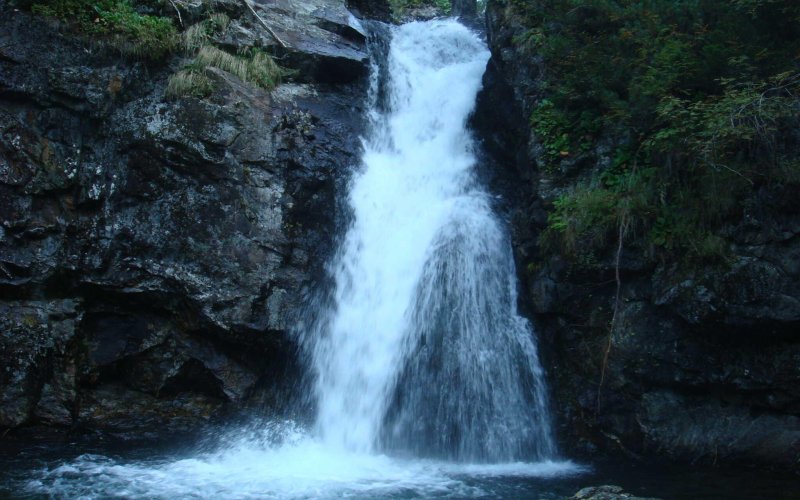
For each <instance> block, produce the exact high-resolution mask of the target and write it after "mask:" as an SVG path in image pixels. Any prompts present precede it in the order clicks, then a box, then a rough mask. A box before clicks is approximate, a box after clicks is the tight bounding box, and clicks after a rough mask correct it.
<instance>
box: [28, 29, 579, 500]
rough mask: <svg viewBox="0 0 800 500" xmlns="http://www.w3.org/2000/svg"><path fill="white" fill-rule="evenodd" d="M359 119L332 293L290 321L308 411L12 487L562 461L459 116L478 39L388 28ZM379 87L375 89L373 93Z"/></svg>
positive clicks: (419, 490)
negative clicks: (380, 66)
mask: <svg viewBox="0 0 800 500" xmlns="http://www.w3.org/2000/svg"><path fill="white" fill-rule="evenodd" d="M392 30H393V32H392V39H391V44H390V49H389V51H388V56H387V57H388V59H387V61H386V66H385V68H386V69H387V71H385V72H383V73H385V74H387V75H389V80H388V81H383V82H381V81H379V80H378V75H379V74H380V73H381V72H377V71H376V72H375V75H374V79H373V89H372V92H371V96H370V99H371V102H372V108H373V109H372V110H371V114H370V119H371V121H372V127H371V128H372V130H371V133H370V135H369V136H368V137H366V138H365V141H364V142H365V147H364V149H365V152H364V157H363V162H362V163H363V164H362V165H361V167H360V168H359V169H358V170H357V171H356V173H355V174H354V176H353V179H352V181H351V184H350V190H349V195H348V200H347V201H348V204H349V205H350V207H351V209H352V214H353V217H352V224H351V225H350V227H349V228H348V230H347V233H346V235H345V237H344V239H343V243H342V247H341V249H340V251H339V252H338V253H337V255H336V257H335V258H334V260H333V262H332V263H331V269H332V273H333V275H334V277H335V290H334V300H333V301H332V302H333V304H334V305H333V306H332V307H331V309H330V310H329V311H322V312H320V313H319V314H318V316H319V317H320V318H321V319H320V320H319V321H318V322H317V323H316V324H315V325H314V326H313V327H310V328H308V329H307V330H305V331H303V332H301V334H300V337H301V344H302V345H303V346H304V347H305V349H306V353H307V355H308V357H309V360H310V363H309V364H310V366H311V367H312V369H313V373H312V375H313V378H314V397H315V400H316V401H315V402H316V404H315V407H316V408H317V418H316V423H315V424H314V426H313V427H312V428H309V429H305V428H302V427H299V426H298V425H296V424H294V423H292V422H260V423H258V424H257V425H255V426H253V427H251V428H248V429H237V430H232V431H230V432H228V433H226V434H225V435H223V436H222V437H221V438H220V439H218V442H217V444H216V445H215V447H214V448H213V449H207V450H205V451H202V452H200V451H196V452H193V453H191V454H188V455H186V454H184V455H182V456H152V457H145V458H119V457H111V456H106V455H104V454H83V455H80V456H79V457H77V458H75V459H72V460H69V461H67V462H60V463H58V464H57V465H48V466H47V467H44V468H43V469H40V470H37V471H35V472H34V473H33V474H32V478H31V477H28V478H27V479H26V480H25V481H24V484H23V485H22V486H21V489H23V490H24V491H26V492H28V493H34V494H51V495H57V496H69V497H73V496H148V497H157V498H176V497H185V496H198V497H223V498H242V497H259V498H264V497H273V498H325V497H341V496H355V497H359V496H362V497H375V496H389V497H411V496H419V495H422V496H451V497H465V496H487V495H488V496H495V495H498V494H499V493H498V491H497V490H496V484H495V485H494V486H492V485H493V484H494V483H493V481H494V480H495V479H496V478H521V477H523V478H531V477H536V478H546V477H553V476H559V475H564V474H569V473H575V472H577V471H579V470H580V468H579V467H577V466H576V465H574V464H572V463H571V462H567V461H559V460H558V458H557V453H556V449H555V445H554V443H553V439H552V436H551V429H550V422H549V417H548V409H547V399H546V397H545V388H544V377H543V373H542V369H541V367H540V365H539V361H538V358H537V352H536V345H535V337H534V334H533V332H532V330H531V326H530V325H529V323H528V322H527V321H526V320H525V319H524V318H522V317H521V316H519V314H518V313H517V311H516V301H517V297H516V289H515V287H516V284H515V278H514V276H515V271H514V264H513V259H512V257H511V251H510V244H509V241H508V237H507V235H506V233H505V230H504V227H503V225H502V224H501V223H500V222H499V221H498V219H497V217H496V216H495V215H494V214H493V213H492V206H491V205H492V204H491V199H490V197H489V196H488V195H487V193H486V192H485V191H484V190H483V189H482V187H481V186H480V184H479V183H478V182H477V181H476V178H475V174H474V167H475V155H474V153H473V148H474V144H473V141H472V139H471V137H470V134H469V131H468V129H467V127H466V123H467V119H468V116H469V114H470V112H471V111H472V109H473V106H474V102H475V97H476V94H477V92H478V90H479V88H480V85H481V77H482V74H483V71H484V69H485V66H486V62H487V60H488V58H489V53H488V51H487V49H486V47H485V45H484V44H483V43H482V42H481V40H480V39H479V38H478V37H477V36H476V35H474V34H473V33H471V32H470V31H469V30H468V29H467V28H465V27H463V26H462V25H460V24H458V23H457V22H455V21H452V20H438V21H430V22H425V23H421V22H420V23H410V24H406V25H403V26H400V27H395V28H393V29H392ZM379 89H381V90H382V92H378V90H379Z"/></svg>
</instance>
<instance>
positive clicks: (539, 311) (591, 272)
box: [475, 0, 800, 471]
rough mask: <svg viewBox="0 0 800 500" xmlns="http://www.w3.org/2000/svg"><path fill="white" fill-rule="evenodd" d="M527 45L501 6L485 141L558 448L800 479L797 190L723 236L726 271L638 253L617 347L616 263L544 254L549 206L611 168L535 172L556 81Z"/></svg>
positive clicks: (746, 213)
mask: <svg viewBox="0 0 800 500" xmlns="http://www.w3.org/2000/svg"><path fill="white" fill-rule="evenodd" d="M523 30H524V27H523V26H522V24H521V23H520V20H519V18H518V17H516V12H515V10H514V6H513V2H508V1H505V0H494V1H490V2H489V4H488V9H487V31H488V36H489V41H490V45H491V50H492V59H491V61H490V63H489V67H488V69H487V74H486V76H485V79H484V91H483V93H482V94H481V96H480V98H479V106H478V111H477V113H476V118H475V126H476V128H477V129H478V132H479V134H480V136H481V137H482V139H483V142H484V145H485V147H486V150H487V151H488V152H489V153H490V154H491V155H492V157H493V159H494V161H495V162H496V168H495V169H494V171H493V172H491V174H490V175H491V176H492V180H491V182H492V183H493V184H494V187H495V189H496V190H497V191H499V192H502V193H504V194H505V197H506V203H507V204H508V205H509V207H510V208H509V210H510V213H511V219H512V226H513V231H514V240H515V251H516V255H517V259H518V269H520V270H521V273H520V274H521V276H520V277H521V281H522V282H523V285H524V288H525V293H524V294H523V301H524V304H523V307H525V308H527V309H528V310H529V311H530V312H531V313H532V315H533V316H534V318H535V322H536V324H537V330H538V334H539V336H540V337H541V338H542V343H543V347H544V350H545V353H544V355H545V357H546V358H547V360H548V363H547V364H548V366H549V378H550V383H551V385H552V386H553V398H554V400H555V401H554V404H553V408H555V409H556V410H557V411H558V412H559V415H558V420H559V424H560V429H561V434H562V442H565V443H568V448H569V449H570V453H573V454H574V453H580V452H582V451H583V452H588V451H596V450H597V449H598V448H599V449H601V450H604V451H609V452H617V453H622V454H625V455H628V456H631V457H642V456H647V455H663V456H668V457H671V458H673V459H675V460H680V461H691V462H693V463H706V464H725V463H727V464H731V463H743V464H748V465H759V466H774V467H779V468H782V469H791V470H794V471H797V470H800V469H798V467H800V406H798V401H800V392H799V390H800V337H798V332H800V210H798V206H797V204H796V203H792V202H791V201H790V200H796V199H797V197H798V195H800V186H798V185H797V184H792V183H787V184H784V185H782V186H764V187H762V188H760V189H759V190H757V191H755V194H754V195H753V196H752V197H751V198H749V199H747V200H743V201H742V205H743V211H742V217H741V219H740V220H739V221H738V222H734V223H731V224H729V225H727V226H726V227H725V228H723V230H722V231H721V234H720V236H722V237H723V238H725V240H726V241H727V243H728V245H729V247H730V249H731V255H732V256H731V258H730V259H729V261H728V262H727V263H726V264H725V265H710V264H709V265H695V266H679V265H678V264H676V263H674V262H669V261H661V262H653V261H652V260H649V259H647V258H645V254H644V251H643V250H642V249H641V248H637V247H635V246H626V247H625V248H624V250H623V252H622V254H621V260H620V262H619V266H618V267H619V272H620V282H621V287H620V302H619V308H618V311H617V315H616V320H615V328H614V330H613V333H612V334H611V336H610V337H609V324H610V322H611V318H612V313H613V310H614V305H615V296H616V293H617V286H616V267H617V266H616V262H615V260H616V259H615V257H616V251H615V250H616V248H609V251H608V252H607V253H605V254H604V255H599V256H598V261H597V262H592V263H588V264H587V265H585V266H583V267H578V266H574V265H571V264H570V263H569V262H567V261H566V260H565V259H563V258H561V257H560V256H559V255H553V254H552V253H548V252H544V251H543V250H542V248H541V247H540V245H539V240H538V237H539V234H540V233H541V231H542V230H543V228H544V227H545V226H546V223H547V213H548V212H547V211H548V208H549V207H550V204H551V203H552V202H553V200H554V199H556V197H557V196H558V195H559V194H560V193H561V192H563V191H564V190H565V189H568V188H569V187H570V186H572V185H574V184H575V183H576V182H578V179H581V178H586V176H589V175H591V174H592V172H595V171H596V169H597V168H599V166H600V165H597V164H586V162H583V163H581V159H580V158H576V159H575V161H571V160H570V161H565V162H564V163H563V164H562V168H560V169H555V170H552V169H550V170H547V171H546V170H545V169H543V168H539V167H540V166H541V165H544V162H543V150H542V146H541V145H540V142H539V140H538V138H537V137H535V135H533V134H532V132H531V127H530V125H529V124H528V117H530V116H531V112H532V111H533V109H534V107H535V106H536V104H537V103H538V102H539V100H540V99H542V97H543V95H544V92H545V90H544V89H543V87H542V78H541V74H542V72H543V71H544V70H545V69H546V68H544V66H543V64H544V63H543V61H542V60H541V59H539V58H537V57H531V56H530V55H528V54H526V53H525V52H524V51H523V50H522V48H521V47H520V46H519V40H520V39H522V38H523V37H520V35H521V34H522V33H523ZM609 149H610V148H609ZM593 154H594V155H595V156H597V157H598V158H600V160H599V161H600V163H602V162H603V161H606V162H610V161H611V159H610V158H608V156H609V155H608V153H605V154H604V153H603V151H594V152H593ZM610 246H613V245H610ZM614 247H615V246H614ZM606 353H607V356H606Z"/></svg>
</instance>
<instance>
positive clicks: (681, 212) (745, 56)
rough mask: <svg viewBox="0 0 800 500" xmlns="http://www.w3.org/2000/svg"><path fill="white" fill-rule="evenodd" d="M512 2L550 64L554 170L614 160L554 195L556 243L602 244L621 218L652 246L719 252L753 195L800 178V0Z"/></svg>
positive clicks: (534, 120) (542, 105)
mask: <svg viewBox="0 0 800 500" xmlns="http://www.w3.org/2000/svg"><path fill="white" fill-rule="evenodd" d="M508 3H509V9H508V10H507V11H506V13H505V14H506V15H507V16H512V19H511V20H512V21H513V22H519V23H522V24H523V25H524V26H526V28H527V31H526V32H525V33H523V34H521V35H518V36H517V37H516V38H515V39H514V43H515V44H516V45H517V47H518V50H520V51H522V52H525V53H529V54H530V55H531V56H532V57H533V56H539V57H541V58H542V60H543V65H542V67H543V68H544V74H543V79H544V94H545V98H543V99H542V100H541V101H540V102H539V105H538V106H537V107H536V109H535V110H534V112H533V114H532V117H531V128H532V130H533V132H534V134H535V135H536V137H537V139H538V140H539V142H540V143H541V144H542V145H543V147H544V150H545V161H546V165H545V166H544V170H545V172H549V173H553V172H556V171H557V170H558V166H559V164H560V162H561V161H562V160H563V158H566V157H569V156H572V155H575V154H581V155H583V156H584V158H583V159H582V160H584V164H601V165H603V164H605V165H608V166H607V167H605V170H604V171H602V172H599V173H598V174H597V175H596V176H595V177H594V178H592V179H589V180H587V181H585V182H584V183H583V184H581V185H579V186H573V188H572V189H571V190H569V191H568V192H566V193H565V194H563V195H562V196H561V197H560V198H559V199H558V200H556V201H555V203H554V206H553V211H552V214H551V216H550V222H549V229H548V231H547V234H546V235H545V241H546V242H550V243H549V244H550V247H551V248H554V249H555V248H561V249H563V250H565V251H567V252H568V253H569V252H573V253H575V252H579V251H594V250H600V249H602V248H603V246H604V245H606V244H607V243H608V239H609V238H608V237H609V235H610V234H612V232H614V231H615V230H616V229H618V228H619V227H620V225H621V224H625V225H626V227H629V228H630V229H629V230H628V231H627V232H626V235H627V237H628V238H629V239H631V240H635V242H636V243H637V244H641V245H642V246H648V247H650V248H651V249H652V250H653V255H658V254H662V255H663V254H665V253H669V254H673V255H694V256H699V257H703V258H705V257H713V256H715V255H716V256H719V255H721V254H723V253H724V241H723V240H722V239H721V238H719V237H718V236H715V234H716V231H717V229H718V228H719V227H720V226H721V225H722V224H723V223H724V222H725V221H726V220H733V219H735V218H736V217H737V216H738V215H739V214H740V212H741V204H742V200H743V199H745V198H746V197H747V196H748V194H749V193H752V192H753V191H754V190H755V189H758V188H759V186H763V185H770V184H773V183H780V182H796V181H797V180H798V179H800V170H798V165H800V154H799V153H798V149H800V148H798V144H797V136H796V133H795V131H796V130H797V129H798V127H800V2H796V1H794V0H731V1H730V2H720V1H717V0H646V1H638V0H636V1H634V0H589V1H585V0H538V1H536V2H530V1H527V0H509V1H508ZM601 143H602V144H615V145H617V150H616V151H615V153H614V154H613V158H610V159H609V158H605V159H603V158H602V157H603V156H606V154H605V153H603V151H604V149H603V148H600V147H597V146H598V145H599V144H601ZM606 149H607V148H606ZM592 155H594V158H593V157H592ZM587 160H588V161H587ZM609 160H611V161H609ZM614 234H616V233H614ZM614 241H616V238H614Z"/></svg>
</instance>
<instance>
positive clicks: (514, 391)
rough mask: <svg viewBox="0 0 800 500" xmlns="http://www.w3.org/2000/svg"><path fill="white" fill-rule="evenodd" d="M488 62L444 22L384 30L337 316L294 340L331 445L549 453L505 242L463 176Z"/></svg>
mask: <svg viewBox="0 0 800 500" xmlns="http://www.w3.org/2000/svg"><path fill="white" fill-rule="evenodd" d="M488 58H489V52H488V51H487V49H486V48H485V46H484V45H483V43H482V42H481V41H480V40H479V39H478V37H477V36H476V35H474V34H473V33H471V32H470V31H469V30H468V29H467V28H465V27H464V26H462V25H461V24H459V23H457V22H455V21H452V20H446V21H433V22H426V23H422V22H417V23H410V24H406V25H403V26H400V27H398V28H396V29H395V30H394V32H393V36H392V41H391V46H390V50H389V55H388V75H390V77H389V81H388V82H386V83H385V85H386V90H387V98H388V103H387V105H386V106H385V107H386V111H385V112H383V113H381V112H379V111H378V110H377V109H375V110H373V117H374V120H373V121H374V130H373V132H372V135H371V136H370V137H369V138H368V140H367V142H366V145H365V149H366V151H365V153H364V158H363V168H362V170H361V171H359V172H358V173H357V174H356V176H355V178H354V179H353V182H352V186H351V190H350V193H349V203H350V206H351V207H352V211H353V216H354V220H353V224H352V227H350V229H349V231H348V232H347V235H346V238H345V241H344V244H343V247H342V249H341V251H340V253H339V255H338V257H337V259H336V262H335V266H334V273H335V278H336V292H335V309H334V310H333V311H331V316H330V317H329V318H327V320H326V321H324V322H322V323H320V327H319V328H318V329H317V330H316V331H313V332H311V333H310V335H309V336H308V337H307V338H306V341H307V342H308V343H310V344H311V353H312V356H313V365H314V367H315V369H316V371H317V383H316V393H317V394H316V395H317V398H318V402H319V405H318V411H319V414H318V420H317V425H318V430H319V432H320V433H321V435H322V437H323V439H324V440H325V441H327V442H329V443H331V444H334V445H337V446H340V447H343V448H345V449H350V450H354V451H361V452H367V451H375V450H376V449H395V450H398V449H399V450H405V451H409V452H411V453H413V454H415V455H420V454H422V455H432V456H438V457H445V458H451V459H460V460H489V461H498V460H511V459H518V458H522V457H527V458H543V457H547V456H550V455H551V454H552V453H553V451H554V447H553V443H552V440H551V439H550V429H549V423H548V419H547V409H546V401H545V397H544V390H543V384H542V378H543V377H542V373H541V369H540V367H539V362H538V360H537V355H536V348H535V345H534V344H533V335H532V332H531V329H530V327H529V325H528V323H527V322H526V321H525V320H524V319H523V318H521V317H519V316H518V315H517V312H516V306H515V302H516V293H515V279H514V267H513V260H512V258H511V254H510V251H509V242H508V240H507V238H506V237H505V235H504V232H503V230H502V228H501V226H500V224H499V223H498V221H497V220H496V218H495V216H494V215H493V214H492V211H491V208H490V204H489V200H488V199H487V196H486V194H485V193H484V192H483V191H482V190H481V188H480V187H479V186H478V185H477V184H476V182H475V179H474V175H473V168H474V164H475V156H474V154H473V151H472V147H473V145H472V144H473V143H472V140H471V137H470V135H469V132H468V130H467V128H466V121H467V118H468V115H469V114H470V113H471V111H472V109H473V106H474V103H475V96H476V94H477V92H478V90H479V89H480V85H481V77H482V75H483V71H484V68H485V66H486V62H487V60H488Z"/></svg>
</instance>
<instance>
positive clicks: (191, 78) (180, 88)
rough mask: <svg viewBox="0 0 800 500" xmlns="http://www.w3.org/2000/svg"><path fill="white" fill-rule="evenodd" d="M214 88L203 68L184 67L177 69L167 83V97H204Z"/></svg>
mask: <svg viewBox="0 0 800 500" xmlns="http://www.w3.org/2000/svg"><path fill="white" fill-rule="evenodd" d="M213 90H214V83H213V82H212V81H211V79H210V78H209V77H207V76H206V75H205V72H204V71H203V70H198V69H184V70H181V71H178V72H177V73H175V74H174V75H172V76H171V77H169V82H168V83H167V90H166V94H167V97H172V98H177V97H185V96H193V97H205V96H207V95H208V94H210V93H211V92H212V91H213Z"/></svg>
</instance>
